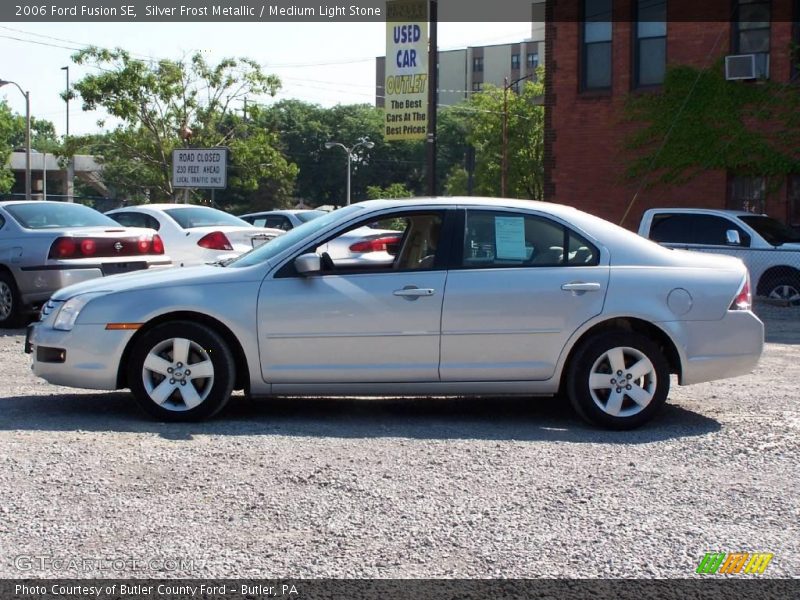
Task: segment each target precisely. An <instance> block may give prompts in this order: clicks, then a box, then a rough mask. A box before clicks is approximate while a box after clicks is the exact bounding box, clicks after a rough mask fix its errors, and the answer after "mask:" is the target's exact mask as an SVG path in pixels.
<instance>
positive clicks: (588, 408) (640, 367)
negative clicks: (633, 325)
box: [567, 331, 670, 429]
mask: <svg viewBox="0 0 800 600" xmlns="http://www.w3.org/2000/svg"><path fill="white" fill-rule="evenodd" d="M567 377H568V379H567V394H568V396H569V399H570V402H571V403H572V406H573V407H574V408H575V411H576V412H577V413H578V414H579V415H580V416H581V417H582V418H583V419H585V420H586V421H589V422H590V423H593V424H595V425H600V426H603V427H607V428H610V429H633V428H635V427H639V426H640V425H643V424H644V423H646V422H647V421H649V420H650V419H651V418H653V416H654V415H655V414H656V412H658V410H659V409H660V408H661V406H662V405H663V404H664V402H665V401H666V399H667V394H668V393H669V384H670V382H669V366H668V364H667V361H666V359H665V358H664V355H663V354H662V352H661V349H660V348H659V347H658V346H657V345H656V344H655V343H653V341H651V340H650V339H648V338H647V337H645V336H643V335H641V334H639V333H635V332H628V331H624V332H622V331H621V332H604V333H601V334H598V335H596V336H594V337H592V338H590V339H588V340H586V341H585V342H584V343H583V344H582V345H581V346H580V347H579V348H578V349H577V351H576V353H575V355H574V357H573V359H572V361H571V363H570V367H569V371H568V373H567Z"/></svg>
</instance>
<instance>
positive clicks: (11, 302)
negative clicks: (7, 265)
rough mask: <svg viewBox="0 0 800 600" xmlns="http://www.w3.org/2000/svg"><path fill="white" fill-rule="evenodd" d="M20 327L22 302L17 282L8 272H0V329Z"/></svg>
mask: <svg viewBox="0 0 800 600" xmlns="http://www.w3.org/2000/svg"><path fill="white" fill-rule="evenodd" d="M21 325H22V301H21V300H20V297H19V290H18V289H17V282H16V281H14V277H13V275H11V273H9V272H8V271H0V329H13V328H15V327H20V326H21Z"/></svg>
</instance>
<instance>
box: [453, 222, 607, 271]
mask: <svg viewBox="0 0 800 600" xmlns="http://www.w3.org/2000/svg"><path fill="white" fill-rule="evenodd" d="M565 249H566V251H565ZM598 261H599V253H598V251H597V249H596V248H595V247H594V246H593V245H592V244H590V243H589V242H588V241H586V240H585V239H584V238H583V237H581V236H580V235H578V234H577V233H575V232H573V231H571V230H570V229H568V228H566V227H564V226H563V225H561V224H560V223H556V222H554V221H550V220H548V219H544V218H542V217H536V216H532V215H523V214H517V213H508V212H491V211H478V210H473V211H469V212H468V213H467V221H466V227H465V235H464V249H463V255H462V260H461V266H462V267H464V268H472V269H476V268H496V267H556V266H569V265H584V266H585V265H596V264H597V263H598Z"/></svg>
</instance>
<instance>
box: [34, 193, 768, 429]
mask: <svg viewBox="0 0 800 600" xmlns="http://www.w3.org/2000/svg"><path fill="white" fill-rule="evenodd" d="M364 226H370V227H373V228H376V229H379V230H390V231H392V232H396V233H392V235H386V236H383V237H378V238H375V239H372V240H370V244H371V246H370V248H371V249H372V250H374V251H375V252H382V253H388V254H390V255H391V256H393V257H394V260H393V261H392V262H391V263H387V262H384V261H380V262H377V263H371V262H369V261H365V262H364V264H357V265H354V264H352V262H350V263H348V264H339V265H337V264H336V262H335V260H333V259H332V258H331V257H330V256H329V255H328V254H326V253H325V252H324V249H325V248H326V247H327V246H326V244H328V243H329V242H331V241H334V240H336V238H338V237H339V236H342V235H344V234H346V233H347V232H348V231H349V230H352V229H354V228H358V227H364ZM750 309H751V294H750V281H749V277H748V273H747V270H746V269H745V267H744V265H743V264H742V262H741V261H739V260H738V259H735V258H731V257H727V256H717V255H709V254H699V253H692V252H686V251H682V250H671V249H667V248H663V247H661V246H659V245H657V244H655V243H653V242H650V241H648V240H645V239H644V238H641V237H639V236H637V235H636V234H634V233H631V232H629V231H627V230H624V229H622V228H620V227H617V226H616V225H612V224H611V223H608V222H607V221H604V220H602V219H599V218H597V217H594V216H592V215H589V214H586V213H583V212H580V211H578V210H576V209H573V208H570V207H567V206H561V205H557V204H549V203H540V202H531V201H518V200H498V199H476V198H451V199H437V198H431V199H419V200H402V201H395V200H375V201H370V202H363V203H360V204H355V205H352V206H348V207H346V208H342V209H340V210H337V211H334V212H332V213H330V214H328V215H326V216H323V217H320V218H318V219H314V220H313V221H309V222H307V223H305V224H303V225H301V226H299V227H297V228H295V229H292V230H291V231H289V232H288V233H286V234H285V235H283V236H281V237H278V238H276V239H274V240H272V241H271V242H269V243H268V244H265V245H263V246H261V247H259V248H256V249H254V250H252V251H251V252H249V253H247V254H244V255H242V256H240V257H239V258H237V259H235V260H233V261H231V262H227V263H221V264H215V265H207V266H201V267H193V268H187V269H181V270H179V271H178V270H167V271H161V272H145V273H131V274H126V275H119V276H114V277H110V278H104V279H99V280H94V281H88V282H84V283H80V284H76V285H73V286H70V287H66V288H64V289H62V290H60V291H58V292H57V293H56V294H54V295H53V297H52V299H51V300H50V301H49V302H48V303H47V304H46V305H45V306H44V308H43V310H42V317H41V320H40V321H39V322H38V323H36V324H35V325H33V326H31V327H30V328H29V331H28V339H27V341H26V350H27V351H29V352H32V353H33V371H34V373H35V374H36V375H38V376H40V377H43V378H44V379H46V380H47V381H49V382H51V383H54V384H59V385H67V386H73V387H81V388H94V389H106V390H113V389H119V388H130V389H131V391H132V392H133V396H134V397H135V399H136V401H137V402H138V403H139V404H140V405H141V407H142V408H144V409H145V410H146V411H147V412H148V413H150V414H151V415H153V416H154V417H156V418H159V419H163V420H196V419H202V418H206V417H210V416H212V415H214V414H215V413H217V412H219V411H220V410H221V409H222V408H223V407H224V406H225V403H226V402H227V401H228V399H229V398H230V395H231V392H232V390H234V389H243V390H245V392H246V393H248V394H251V395H253V396H270V395H297V396H302V395H314V396H339V395H350V394H357V395H375V396H396V395H475V396H490V395H500V394H518V395H526V396H537V395H553V394H556V393H559V392H564V393H565V395H566V396H567V397H569V399H570V401H571V403H572V405H573V406H574V408H575V410H576V411H577V413H578V414H579V415H580V416H581V417H583V418H584V419H586V420H588V421H590V422H592V423H594V424H596V425H600V426H604V427H609V428H616V429H626V428H632V427H637V426H639V425H641V424H643V423H645V422H646V421H648V420H649V419H650V418H651V417H652V416H653V415H654V414H655V413H656V412H657V410H658V409H659V408H660V407H661V405H663V403H664V402H665V400H666V398H667V394H668V392H669V387H670V374H671V373H674V374H676V375H677V379H678V382H679V383H680V384H682V385H687V384H692V383H699V382H704V381H711V380H715V379H721V378H725V377H733V376H737V375H742V374H745V373H748V372H749V371H750V370H751V369H752V368H753V367H754V366H755V364H756V362H757V361H758V358H759V356H760V355H761V351H762V346H763V340H764V329H763V324H762V323H761V321H759V319H758V318H757V317H756V316H755V315H754V314H753V313H752V311H751V310H750Z"/></svg>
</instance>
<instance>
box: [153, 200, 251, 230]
mask: <svg viewBox="0 0 800 600" xmlns="http://www.w3.org/2000/svg"><path fill="white" fill-rule="evenodd" d="M164 212H165V213H167V214H168V215H169V216H170V217H172V218H173V219H175V221H176V222H177V223H178V225H180V226H181V227H182V228H183V229H192V228H194V227H215V226H219V225H232V226H233V227H252V225H251V224H250V223H248V222H247V221H245V220H243V219H240V218H239V217H234V216H233V215H229V214H228V213H226V212H222V211H221V210H217V209H216V208H210V207H208V206H187V207H185V208H184V207H180V208H165V209H164Z"/></svg>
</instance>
